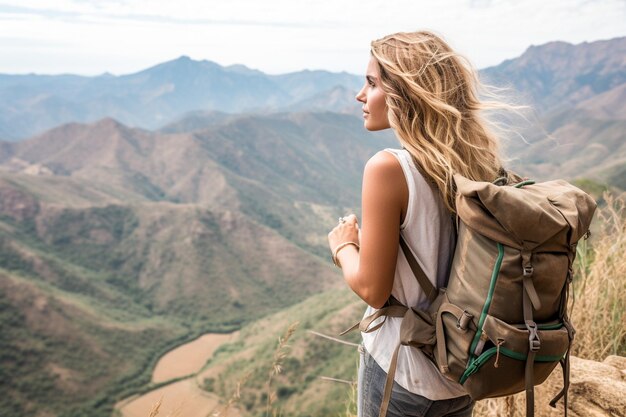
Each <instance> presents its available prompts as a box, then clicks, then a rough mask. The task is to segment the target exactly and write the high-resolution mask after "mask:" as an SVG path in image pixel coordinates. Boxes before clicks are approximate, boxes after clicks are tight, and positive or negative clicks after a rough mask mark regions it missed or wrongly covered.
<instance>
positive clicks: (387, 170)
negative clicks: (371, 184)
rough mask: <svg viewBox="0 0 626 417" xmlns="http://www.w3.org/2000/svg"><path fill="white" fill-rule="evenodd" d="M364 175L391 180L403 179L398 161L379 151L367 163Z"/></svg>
mask: <svg viewBox="0 0 626 417" xmlns="http://www.w3.org/2000/svg"><path fill="white" fill-rule="evenodd" d="M365 175H366V176H374V177H378V178H389V179H391V180H394V179H395V180H397V179H399V178H404V173H403V172H402V166H401V165H400V161H398V158H396V157H395V156H394V155H393V154H391V153H390V152H387V151H379V152H377V153H376V154H375V155H374V156H372V157H371V158H370V159H369V160H368V161H367V164H365Z"/></svg>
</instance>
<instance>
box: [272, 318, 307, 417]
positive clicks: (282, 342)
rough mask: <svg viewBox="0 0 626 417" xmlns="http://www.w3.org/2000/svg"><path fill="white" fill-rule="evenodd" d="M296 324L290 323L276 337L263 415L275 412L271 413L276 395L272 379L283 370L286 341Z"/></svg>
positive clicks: (287, 348) (293, 331)
mask: <svg viewBox="0 0 626 417" xmlns="http://www.w3.org/2000/svg"><path fill="white" fill-rule="evenodd" d="M298 325H299V323H298V322H295V323H292V324H291V325H290V326H289V327H288V328H287V331H285V334H284V335H283V336H282V337H279V338H278V346H277V347H276V350H275V351H274V360H273V362H272V366H271V368H270V371H269V374H268V378H267V384H266V386H267V406H266V409H265V417H270V416H271V415H274V414H276V413H272V405H273V404H274V402H275V401H276V397H277V395H276V393H275V392H274V390H273V389H272V381H273V380H274V377H275V376H276V375H278V374H280V373H281V372H282V370H283V360H284V359H285V358H286V357H287V351H288V350H289V345H288V344H287V343H288V342H289V339H291V336H293V334H294V333H295V331H296V329H297V328H298Z"/></svg>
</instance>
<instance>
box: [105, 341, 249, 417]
mask: <svg viewBox="0 0 626 417" xmlns="http://www.w3.org/2000/svg"><path fill="white" fill-rule="evenodd" d="M236 337H237V333H232V334H206V335H204V336H201V337H200V338H198V339H196V340H194V341H192V342H189V343H187V344H185V345H182V346H179V347H178V348H176V349H174V350H172V351H170V352H168V353H167V354H165V355H164V356H163V357H162V358H161V359H160V360H159V362H158V363H157V366H156V367H155V370H154V373H153V375H152V381H153V382H163V381H167V380H169V379H172V378H177V377H181V376H185V375H191V374H194V373H196V372H198V371H200V369H201V368H202V366H203V365H204V364H205V363H206V361H207V360H208V359H209V358H211V356H212V355H213V352H215V350H216V349H217V348H218V347H219V346H220V345H222V344H223V343H226V342H228V341H230V340H233V339H234V338H236ZM196 380H197V379H196V378H194V377H190V378H187V379H184V380H182V381H178V382H175V383H172V384H169V385H166V386H164V387H161V388H158V389H156V390H153V391H150V392H148V393H146V394H144V395H141V396H139V397H134V398H127V399H125V400H123V401H121V402H120V403H118V404H117V405H116V408H117V409H118V410H120V412H121V413H122V415H123V416H124V417H148V416H149V415H150V412H151V410H152V409H153V407H154V406H155V405H156V404H157V403H158V402H159V401H160V402H161V405H160V408H159V411H158V414H157V416H163V417H166V416H184V417H206V416H208V415H210V414H211V413H212V412H214V411H217V410H219V408H218V405H219V398H218V397H217V396H215V395H214V394H211V393H208V392H206V391H203V390H202V389H200V388H199V387H198V385H197V382H196ZM228 416H229V417H239V416H240V414H239V413H238V412H237V410H235V409H231V410H229V411H228Z"/></svg>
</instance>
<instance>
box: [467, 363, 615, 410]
mask: <svg viewBox="0 0 626 417" xmlns="http://www.w3.org/2000/svg"><path fill="white" fill-rule="evenodd" d="M562 387H563V376H562V374H561V372H560V367H559V368H558V369H557V370H556V371H555V372H553V373H552V375H551V376H550V378H548V379H547V380H546V382H544V383H543V384H542V385H540V386H538V387H535V417H561V416H563V415H564V413H563V400H561V401H559V402H558V403H557V406H556V408H552V407H550V405H549V402H550V400H551V399H552V398H553V397H554V396H555V395H556V394H557V393H558V392H559V391H560V390H561V388H562ZM474 416H476V417H482V416H484V417H487V416H510V417H518V416H519V417H524V416H526V396H525V395H524V393H522V394H518V395H515V396H512V397H505V398H497V399H490V400H483V401H480V402H479V403H478V404H477V406H476V409H475V411H474ZM568 416H570V417H605V416H611V417H617V416H619V417H624V416H626V357H623V356H609V357H607V358H606V359H605V360H604V361H603V362H595V361H591V360H586V359H580V358H576V357H572V358H571V376H570V389H569V406H568Z"/></svg>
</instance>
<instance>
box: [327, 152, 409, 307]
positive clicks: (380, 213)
mask: <svg viewBox="0 0 626 417" xmlns="http://www.w3.org/2000/svg"><path fill="white" fill-rule="evenodd" d="M408 194H409V192H408V187H407V184H406V179H405V178H404V173H403V171H402V167H401V166H400V163H399V162H398V160H397V159H396V157H395V156H393V155H392V154H390V153H389V152H385V151H381V152H378V153H377V154H376V155H374V156H373V157H372V158H371V159H370V160H369V161H368V162H367V164H366V166H365V172H364V174H363V201H362V211H363V221H362V227H361V234H360V235H361V236H360V240H359V234H358V224H357V220H356V216H354V215H350V216H348V217H346V222H345V223H343V224H339V225H337V227H335V229H333V231H331V232H330V234H329V235H328V241H329V245H330V247H331V251H332V250H334V249H335V248H336V247H337V245H339V244H341V243H343V242H346V241H352V242H357V243H359V244H360V246H361V248H360V251H359V250H357V249H356V247H355V246H353V245H349V246H346V247H344V248H343V249H341V250H340V251H339V253H338V255H337V259H338V261H339V263H340V264H341V267H342V270H343V275H344V278H345V280H346V282H347V283H348V285H349V286H350V288H352V290H353V291H354V292H355V293H356V294H357V295H358V296H359V297H361V298H362V299H363V300H364V301H365V302H366V303H367V304H369V305H370V306H372V307H375V308H381V307H382V306H383V305H384V304H385V302H386V301H387V299H388V298H389V295H390V294H391V289H392V287H393V278H394V275H395V270H396V261H397V257H398V242H399V239H400V224H401V221H402V218H403V217H404V214H405V211H406V207H407V204H408Z"/></svg>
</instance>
